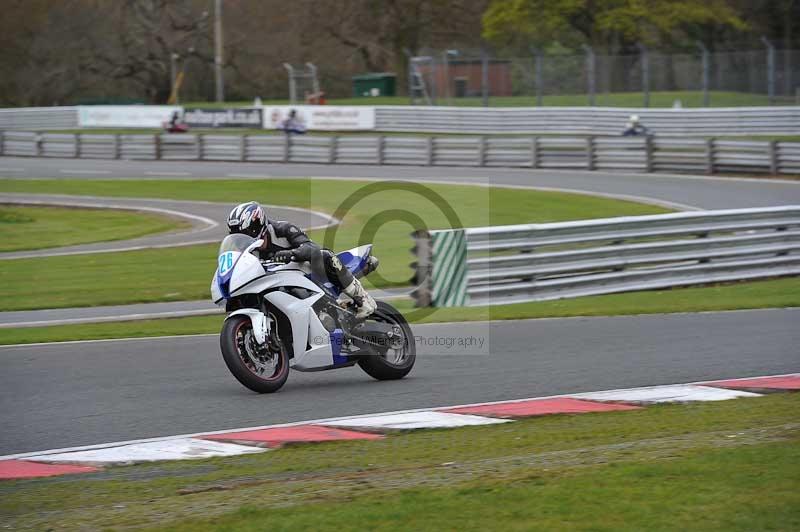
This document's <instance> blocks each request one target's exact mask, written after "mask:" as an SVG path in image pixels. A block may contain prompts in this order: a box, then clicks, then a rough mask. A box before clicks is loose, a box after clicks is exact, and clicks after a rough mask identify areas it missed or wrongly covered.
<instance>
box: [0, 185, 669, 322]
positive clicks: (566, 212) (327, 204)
mask: <svg viewBox="0 0 800 532" xmlns="http://www.w3.org/2000/svg"><path fill="white" fill-rule="evenodd" d="M0 191H3V192H28V193H45V192H46V193H51V194H52V193H61V194H89V195H94V196H118V197H119V196H123V197H155V198H174V199H186V200H209V201H217V202H229V203H231V204H235V203H239V202H242V201H246V200H250V199H255V200H259V201H262V202H264V203H266V204H276V205H292V206H298V207H304V208H311V209H314V210H319V211H324V212H328V213H333V214H335V215H337V217H338V218H343V223H342V224H341V226H339V227H337V228H332V229H328V230H324V231H314V232H312V233H311V237H312V238H314V239H315V240H317V241H318V242H320V243H322V244H324V245H326V246H327V247H329V248H331V249H335V250H342V249H348V248H350V247H352V246H355V245H357V244H359V243H367V242H374V243H375V254H376V255H377V256H378V257H379V258H380V259H381V268H380V269H379V270H378V272H376V274H373V275H372V276H371V281H372V282H373V283H374V284H375V285H377V286H392V285H405V284H407V283H408V280H409V277H410V274H411V270H410V268H409V263H410V262H411V261H412V255H411V253H410V248H411V245H412V241H411V238H410V237H409V234H410V232H411V231H412V230H413V228H415V226H413V225H410V224H409V220H412V222H413V219H415V218H418V219H419V220H422V221H423V222H424V224H425V226H426V227H428V228H431V229H433V228H448V227H451V225H450V221H452V222H453V225H452V226H454V227H459V226H485V225H501V224H512V223H522V222H552V221H561V220H575V219H586V218H604V217H609V216H617V215H638V214H650V213H660V212H665V209H663V208H661V207H654V206H651V205H643V204H640V203H634V202H626V201H618V200H611V199H607V198H598V197H592V196H585V195H577V194H563V193H557V192H541V191H535V190H520V189H508V188H497V187H492V188H484V187H475V186H454V185H419V184H413V183H408V182H406V183H400V184H395V183H393V182H379V183H375V184H369V183H366V182H347V181H325V180H316V181H314V180H299V179H280V180H259V181H254V180H224V181H223V180H201V181H189V180H159V181H158V186H154V182H153V181H147V180H144V181H143V180H121V179H117V180H97V181H95V180H0ZM358 191H360V192H365V193H369V194H370V195H369V196H368V198H367V199H364V200H361V201H360V202H357V203H356V204H355V205H354V206H353V208H352V210H350V211H349V212H348V213H346V216H345V213H339V212H337V209H338V208H339V207H340V206H341V205H342V204H343V202H344V201H345V200H346V198H348V197H350V196H351V195H352V194H353V193H355V192H358ZM430 198H438V199H437V200H436V201H440V202H441V203H443V204H444V205H445V206H446V207H447V208H451V209H452V211H453V214H454V219H452V220H448V217H447V216H446V215H445V214H444V213H443V212H442V211H441V210H440V209H439V206H437V203H436V202H435V201H431V199H430ZM365 228H366V231H365ZM373 228H375V229H376V230H375V232H374V234H370V232H369V229H373ZM215 258H216V246H214V245H204V246H190V247H184V248H174V249H171V250H144V251H131V252H125V253H115V254H99V255H85V256H68V257H50V258H47V259H21V260H13V261H7V263H5V264H4V268H3V269H2V271H0V310H22V309H34V308H58V307H70V306H91V305H111V304H122V303H134V302H149V301H176V300H181V299H202V298H205V297H208V286H209V283H210V279H211V275H212V274H213V271H214V266H215ZM98 279H102V280H103V282H97V281H98Z"/></svg>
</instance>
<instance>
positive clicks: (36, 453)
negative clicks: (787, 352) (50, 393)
mask: <svg viewBox="0 0 800 532" xmlns="http://www.w3.org/2000/svg"><path fill="white" fill-rule="evenodd" d="M796 375H800V374H799V373H782V374H780V375H754V376H751V377H739V378H737V379H735V380H748V379H756V378H767V377H793V376H796ZM720 380H734V379H713V380H709V381H697V382H688V383H673V384H664V385H662V386H675V384H686V385H693V384H696V385H703V384H707V383H712V382H718V381H720ZM649 388H653V387H652V386H650V387H649ZM603 391H606V392H614V391H618V390H603ZM574 396H575V393H564V394H558V395H546V396H543V397H528V398H524V399H511V400H504V401H490V402H486V403H469V404H462V405H451V406H433V407H427V408H413V409H409V410H397V411H394V412H381V413H377V414H359V415H354V416H342V417H333V418H323V419H309V420H306V421H293V422H291V423H277V424H274V425H262V426H258V427H245V428H229V429H223V430H216V431H212V432H195V433H193V434H179V435H175V436H162V437H158V438H144V439H138V440H128V441H119V442H109V443H99V444H94V445H82V446H78V447H66V448H63V449H51V450H47V451H33V452H28V453H19V454H9V455H6V456H0V460H11V459H22V458H29V457H31V456H37V457H38V456H44V455H49V454H58V453H66V452H72V451H88V450H92V449H107V448H109V447H119V446H121V445H130V444H135V443H150V442H159V441H170V440H177V439H183V438H202V437H204V436H213V435H216V434H227V433H229V432H245V431H251V430H263V429H271V428H282V427H296V426H298V425H325V424H326V423H329V422H331V421H344V420H350V419H359V418H370V417H374V416H379V415H396V414H411V413H416V412H430V411H433V410H451V409H455V408H466V407H475V406H487V405H498V404H510V403H521V402H523V401H532V400H534V399H537V400H538V399H559V398H563V397H574Z"/></svg>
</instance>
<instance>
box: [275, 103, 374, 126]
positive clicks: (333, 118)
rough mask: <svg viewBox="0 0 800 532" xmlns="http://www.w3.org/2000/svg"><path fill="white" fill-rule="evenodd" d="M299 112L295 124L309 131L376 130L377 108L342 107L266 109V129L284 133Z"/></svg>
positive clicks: (297, 106)
mask: <svg viewBox="0 0 800 532" xmlns="http://www.w3.org/2000/svg"><path fill="white" fill-rule="evenodd" d="M293 110H294V111H295V118H294V120H296V121H298V122H300V123H301V124H302V125H303V126H305V129H307V130H309V131H313V130H317V131H358V130H370V129H375V108H374V107H369V106H366V105H365V106H360V105H354V106H341V105H278V106H265V107H264V128H265V129H281V128H282V127H283V124H284V123H285V121H286V120H288V119H289V114H290V112H291V111H293Z"/></svg>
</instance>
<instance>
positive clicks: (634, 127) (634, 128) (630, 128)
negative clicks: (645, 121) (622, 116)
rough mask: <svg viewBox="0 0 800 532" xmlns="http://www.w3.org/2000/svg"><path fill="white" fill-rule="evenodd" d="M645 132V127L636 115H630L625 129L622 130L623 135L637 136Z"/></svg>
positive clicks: (646, 132)
mask: <svg viewBox="0 0 800 532" xmlns="http://www.w3.org/2000/svg"><path fill="white" fill-rule="evenodd" d="M647 134H648V131H647V128H646V127H644V126H643V125H642V124H641V123H640V122H639V116H638V115H631V117H630V119H629V121H628V123H627V124H626V126H625V131H623V132H622V136H623V137H639V136H643V135H647Z"/></svg>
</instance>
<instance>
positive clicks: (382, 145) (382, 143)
mask: <svg viewBox="0 0 800 532" xmlns="http://www.w3.org/2000/svg"><path fill="white" fill-rule="evenodd" d="M377 142H378V146H377V152H378V164H379V165H383V163H384V161H385V160H386V137H384V136H383V135H378V141H377Z"/></svg>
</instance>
